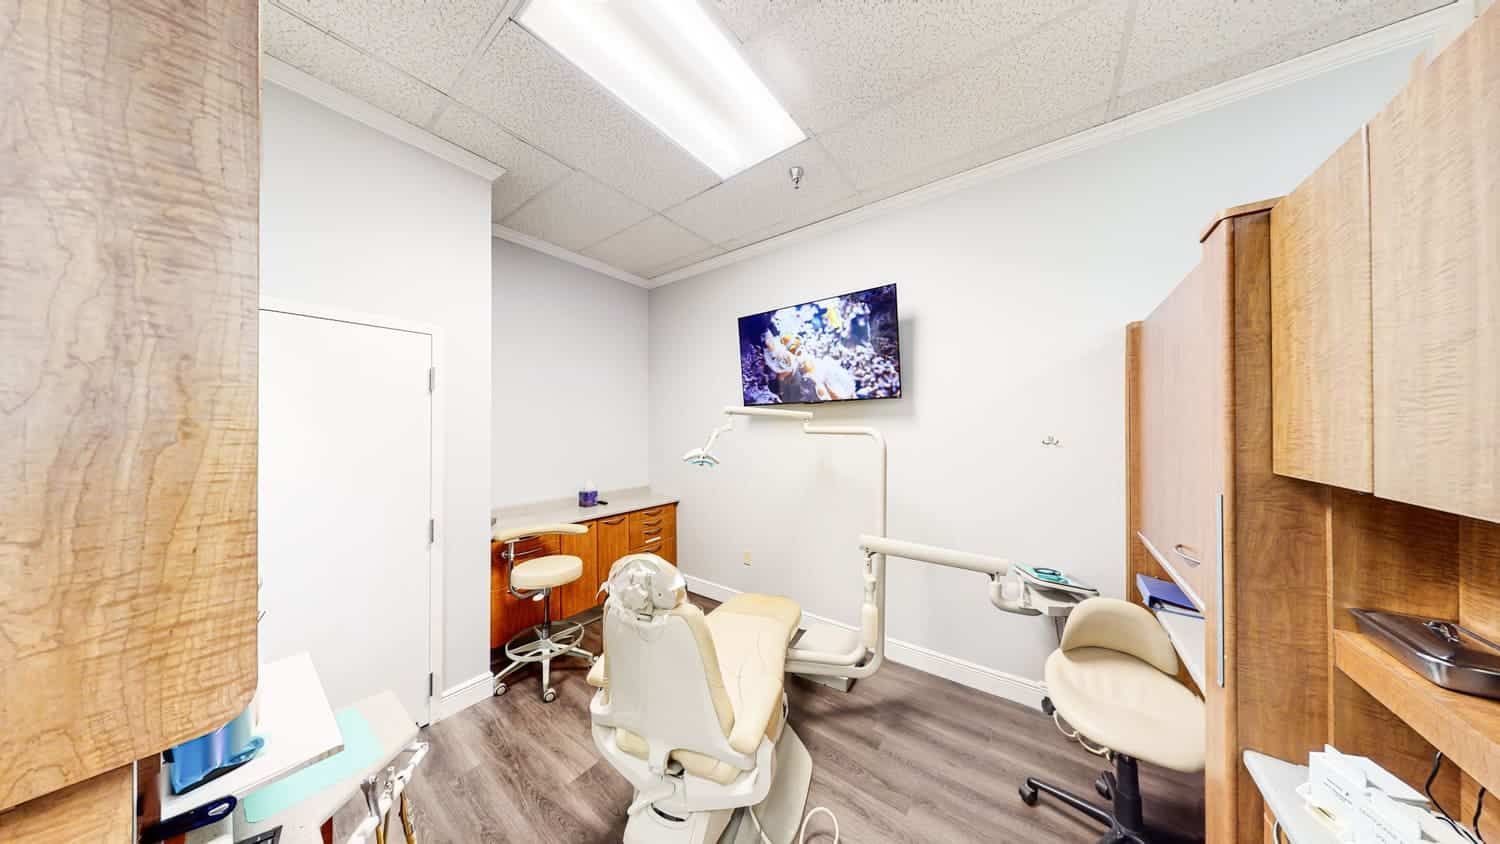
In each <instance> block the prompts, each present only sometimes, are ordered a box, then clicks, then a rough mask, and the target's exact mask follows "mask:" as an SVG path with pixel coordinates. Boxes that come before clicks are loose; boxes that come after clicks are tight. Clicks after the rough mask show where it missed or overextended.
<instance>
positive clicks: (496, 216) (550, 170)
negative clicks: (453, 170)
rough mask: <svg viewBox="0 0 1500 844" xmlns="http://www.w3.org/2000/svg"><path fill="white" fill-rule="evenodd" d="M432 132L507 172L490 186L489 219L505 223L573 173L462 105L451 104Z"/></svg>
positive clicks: (444, 110) (550, 157) (555, 160)
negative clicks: (527, 204) (551, 186)
mask: <svg viewBox="0 0 1500 844" xmlns="http://www.w3.org/2000/svg"><path fill="white" fill-rule="evenodd" d="M433 131H434V132H435V133H437V134H438V135H439V136H440V137H443V138H446V139H448V140H450V141H452V142H453V143H455V144H458V145H459V146H461V147H463V148H464V149H467V150H468V151H469V152H472V153H474V154H475V155H478V156H480V157H481V158H485V159H488V160H490V161H493V162H495V163H496V164H499V165H500V166H501V167H504V168H505V175H503V176H501V177H500V178H498V179H496V180H495V181H494V184H492V185H491V186H490V196H491V199H492V201H491V204H490V219H492V220H503V219H505V218H506V217H507V216H509V215H510V213H511V212H512V211H515V210H516V209H517V208H520V207H521V205H522V204H524V203H525V202H526V200H528V199H530V198H532V197H533V196H536V195H537V194H538V193H541V192H542V191H543V190H544V189H546V188H547V186H549V185H551V184H552V183H554V182H556V181H558V180H559V179H562V178H563V177H565V176H567V175H568V174H569V173H571V172H572V171H571V170H569V169H568V167H567V166H566V165H564V164H562V163H561V162H559V161H558V160H557V159H555V158H553V157H552V156H550V155H548V154H546V153H545V152H542V151H541V150H539V149H537V148H536V147H533V146H531V145H530V144H528V143H526V142H524V141H522V140H520V139H519V138H516V137H515V136H514V135H511V134H510V133H509V132H506V131H505V130H504V129H501V128H500V127H499V126H496V125H495V124H493V123H491V122H490V121H488V120H486V119H485V118H484V117H483V116H482V115H480V114H477V113H475V111H474V110H473V109H471V108H468V107H467V106H465V105H463V104H461V103H455V102H450V103H449V104H448V107H447V108H445V109H443V113H442V115H441V116H439V117H438V121H437V124H436V125H435V126H434V127H433Z"/></svg>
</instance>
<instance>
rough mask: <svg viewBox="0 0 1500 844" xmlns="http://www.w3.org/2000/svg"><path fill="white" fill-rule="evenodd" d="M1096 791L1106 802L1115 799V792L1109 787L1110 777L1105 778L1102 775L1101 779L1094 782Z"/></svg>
mask: <svg viewBox="0 0 1500 844" xmlns="http://www.w3.org/2000/svg"><path fill="white" fill-rule="evenodd" d="M1094 790H1095V791H1097V792H1098V793H1099V796H1100V797H1103V798H1104V799H1105V800H1113V799H1115V793H1114V790H1113V789H1111V788H1110V786H1109V777H1107V776H1105V775H1104V774H1100V775H1099V778H1098V779H1096V780H1094Z"/></svg>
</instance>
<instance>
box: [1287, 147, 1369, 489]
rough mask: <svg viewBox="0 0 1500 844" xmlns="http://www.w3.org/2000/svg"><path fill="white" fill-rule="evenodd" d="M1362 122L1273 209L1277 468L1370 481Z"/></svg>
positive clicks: (1322, 479) (1340, 480) (1323, 479)
mask: <svg viewBox="0 0 1500 844" xmlns="http://www.w3.org/2000/svg"><path fill="white" fill-rule="evenodd" d="M1367 165H1368V158H1367V146H1366V142H1365V132H1364V130H1363V129H1361V130H1360V131H1359V132H1358V133H1357V134H1355V136H1354V137H1352V138H1350V139H1349V140H1348V141H1347V142H1345V143H1344V145H1343V146H1341V147H1340V148H1339V149H1338V151H1337V152H1335V153H1334V154H1333V157H1332V158H1330V159H1328V160H1327V161H1326V162H1324V163H1323V165H1322V166H1321V167H1319V168H1318V170H1317V172H1315V173H1313V175H1312V176H1310V177H1308V179H1307V180H1306V181H1304V182H1303V183H1302V184H1301V185H1299V186H1298V187H1297V189H1296V190H1294V191H1292V193H1291V194H1289V195H1288V196H1287V197H1286V198H1285V199H1283V200H1281V201H1280V202H1278V203H1277V204H1276V207H1275V208H1273V209H1271V270H1272V271H1271V312H1272V313H1273V314H1275V319H1274V320H1272V324H1271V325H1272V331H1271V359H1272V364H1273V365H1272V368H1271V373H1272V384H1273V391H1272V392H1273V395H1274V396H1275V421H1276V425H1275V431H1274V455H1275V466H1276V471H1277V472H1278V473H1280V474H1283V475H1289V476H1291V477H1294V478H1303V479H1305V480H1309V481H1317V482H1318V483H1325V484H1332V485H1334V486H1341V487H1346V488H1348V489H1357V490H1360V491H1363V492H1369V491H1370V490H1371V489H1373V488H1374V468H1373V466H1374V464H1373V456H1372V451H1373V448H1374V446H1373V443H1372V439H1373V437H1374V429H1373V426H1374V422H1373V419H1372V416H1373V413H1374V411H1373V409H1372V402H1373V394H1372V386H1371V379H1372V378H1373V373H1372V371H1371V364H1370V219H1369V212H1370V192H1369V171H1368V167H1367Z"/></svg>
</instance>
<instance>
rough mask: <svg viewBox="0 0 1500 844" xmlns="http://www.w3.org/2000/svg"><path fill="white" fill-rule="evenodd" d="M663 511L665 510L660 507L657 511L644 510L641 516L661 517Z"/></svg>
mask: <svg viewBox="0 0 1500 844" xmlns="http://www.w3.org/2000/svg"><path fill="white" fill-rule="evenodd" d="M662 509H663V508H661V507H658V508H656V509H655V510H642V511H641V515H642V516H660V515H661V512H662Z"/></svg>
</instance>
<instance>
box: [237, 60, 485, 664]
mask: <svg viewBox="0 0 1500 844" xmlns="http://www.w3.org/2000/svg"><path fill="white" fill-rule="evenodd" d="M261 107H262V115H261V118H262V146H261V155H262V170H261V206H260V212H261V213H260V217H261V229H260V250H261V251H260V261H261V292H262V294H263V295H265V296H271V297H276V298H278V299H286V300H290V301H293V302H298V303H305V304H310V305H321V306H324V307H334V308H342V309H346V310H349V311H354V312H358V313H362V314H370V315H377V316H385V317H392V318H397V319H404V320H410V321H416V322H425V323H430V324H433V325H436V326H438V327H439V328H440V329H441V331H442V334H443V336H442V341H443V348H442V350H441V360H442V369H441V371H440V373H439V377H440V379H441V383H442V387H443V401H444V403H445V414H446V424H445V426H444V430H443V434H444V438H445V445H446V449H447V456H446V459H445V461H444V464H443V471H444V489H443V493H444V497H445V507H446V515H445V524H444V525H443V526H442V529H443V530H444V531H445V551H446V560H445V583H444V590H443V594H444V601H445V608H446V609H445V617H446V628H445V631H444V642H443V655H444V660H443V662H444V664H443V666H441V671H440V673H439V678H438V679H439V683H440V684H441V685H440V686H439V689H442V688H445V687H447V686H451V685H454V684H457V683H459V682H462V681H464V680H466V679H469V678H472V677H474V676H475V675H478V674H481V673H484V672H487V671H488V670H489V611H490V610H489V557H490V554H489V534H490V531H489V510H490V437H491V430H490V385H491V379H490V359H491V349H490V239H491V238H490V222H489V219H490V187H489V183H488V182H486V181H485V180H484V179H481V178H479V177H478V176H475V175H473V174H470V173H467V172H465V171H463V170H460V169H458V168H457V167H454V166H453V165H451V164H448V163H446V162H444V161H442V160H440V159H437V158H435V157H433V156H431V155H428V154H427V153H424V152H421V151H420V150H417V149H415V148H413V147H410V146H408V145H406V144H403V143H401V142H400V141H397V140H394V139H392V138H390V137H388V136H386V135H383V134H381V133H379V132H377V131H375V130H374V129H371V128H369V127H367V126H364V125H363V124H360V123H357V122H355V121H353V120H350V119H348V118H345V117H343V116H341V115H338V114H335V113H334V112H332V111H329V110H328V109H326V108H324V107H322V106H320V105H317V104H316V103H313V102H311V101H309V100H306V99H304V98H302V97H300V96H298V95H296V94H293V93H291V92H289V91H286V90H284V89H282V88H278V87H277V86H275V85H272V84H267V85H265V94H264V97H263V98H262V101H261ZM372 459H378V455H373V456H372ZM370 517H371V518H372V519H378V518H380V514H379V513H371V514H370ZM337 563H338V564H341V565H349V566H350V568H351V572H350V576H351V577H357V576H359V571H358V561H357V560H350V561H337ZM331 599H333V600H336V599H337V596H331ZM372 623H376V622H372Z"/></svg>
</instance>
